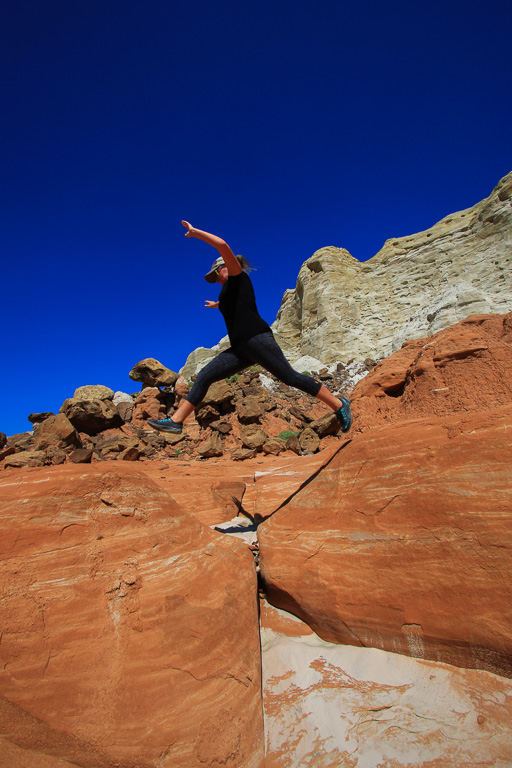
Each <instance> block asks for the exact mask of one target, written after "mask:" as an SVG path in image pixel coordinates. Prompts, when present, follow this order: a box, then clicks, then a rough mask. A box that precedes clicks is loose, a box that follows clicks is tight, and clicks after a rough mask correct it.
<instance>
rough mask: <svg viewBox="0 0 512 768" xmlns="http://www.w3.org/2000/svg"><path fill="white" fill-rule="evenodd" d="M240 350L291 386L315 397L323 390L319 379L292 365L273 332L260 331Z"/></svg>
mask: <svg viewBox="0 0 512 768" xmlns="http://www.w3.org/2000/svg"><path fill="white" fill-rule="evenodd" d="M240 352H241V353H242V354H243V355H244V357H248V358H249V359H250V360H251V362H253V363H258V364H259V365H262V366H263V367H264V368H266V369H267V371H270V373H271V374H273V375H274V376H275V377H276V379H279V381H282V382H283V383H284V384H288V386H290V387H295V388H296V389H300V390H301V391H302V392H307V393H308V394H309V395H313V396H314V397H318V394H319V392H320V391H321V390H322V384H321V383H320V382H319V381H316V379H313V378H312V377H311V376H306V375H305V374H304V373H299V372H298V371H295V370H294V369H293V368H292V367H291V365H290V363H289V362H288V360H287V359H286V357H285V356H284V354H283V350H282V349H281V347H280V346H279V344H278V343H277V341H276V340H275V338H274V336H273V334H272V333H260V334H258V336H253V337H252V339H249V341H246V342H244V344H241V345H240ZM324 389H325V387H324Z"/></svg>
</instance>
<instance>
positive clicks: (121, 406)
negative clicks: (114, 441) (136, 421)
mask: <svg viewBox="0 0 512 768" xmlns="http://www.w3.org/2000/svg"><path fill="white" fill-rule="evenodd" d="M116 407H117V412H118V413H119V416H120V417H121V419H122V420H123V422H124V423H125V424H127V423H128V422H129V421H131V419H132V414H133V400H131V399H130V402H128V401H127V400H121V402H120V403H117V406H116Z"/></svg>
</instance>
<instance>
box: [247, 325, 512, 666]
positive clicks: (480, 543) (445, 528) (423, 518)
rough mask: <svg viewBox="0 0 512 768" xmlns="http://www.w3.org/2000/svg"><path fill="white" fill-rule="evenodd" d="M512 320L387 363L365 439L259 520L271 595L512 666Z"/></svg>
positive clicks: (379, 636) (333, 632)
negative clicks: (262, 519) (511, 434)
mask: <svg viewBox="0 0 512 768" xmlns="http://www.w3.org/2000/svg"><path fill="white" fill-rule="evenodd" d="M511 323H512V316H511V315H507V316H504V317H490V316H488V317H473V318H470V319H468V320H467V321H465V322H462V323H460V324H459V325H457V326H455V327H454V328H450V329H447V330H446V331H442V332H440V333H439V334H437V335H435V336H433V337H432V339H430V340H423V342H422V343H420V342H419V341H418V342H416V343H415V344H413V345H407V346H406V347H405V348H404V349H402V350H400V351H399V352H397V353H396V354H395V355H393V356H392V357H391V358H390V359H389V360H387V361H386V362H385V363H382V364H381V365H379V366H377V367H376V368H375V369H374V371H373V372H372V373H371V374H370V375H369V376H368V377H367V379H365V380H363V381H362V382H361V383H360V384H359V385H358V387H356V390H355V392H354V397H353V405H354V411H355V413H356V418H355V427H354V428H355V430H357V429H360V430H364V431H363V434H360V435H357V434H356V435H355V437H354V438H353V439H352V441H351V442H348V443H346V444H345V445H344V446H342V447H341V448H340V449H339V450H338V452H337V453H336V454H335V455H334V457H333V458H332V460H331V461H330V463H328V464H327V465H326V466H325V467H324V468H323V469H322V471H321V472H320V473H319V474H318V475H316V476H315V477H314V478H312V479H311V481H310V482H309V483H308V484H307V486H305V487H304V488H303V489H301V490H300V491H299V492H298V493H296V494H295V495H293V496H292V497H291V498H289V500H288V501H287V502H286V503H285V504H284V505H283V506H281V508H280V509H279V511H278V513H276V514H275V515H274V516H272V517H271V518H270V519H269V520H267V521H266V522H264V523H263V524H262V525H261V526H260V528H259V539H260V562H261V568H262V574H263V577H264V580H265V583H266V586H267V593H268V596H269V599H270V601H271V602H273V603H274V604H275V605H277V606H279V607H282V608H285V609H286V610H289V611H291V612H292V613H295V614H296V615H297V616H300V617H301V618H302V619H303V620H304V621H306V622H307V623H308V624H309V626H311V627H312V628H313V629H314V630H315V631H316V632H317V633H318V634H319V635H320V637H322V638H323V639H324V640H329V641H331V642H338V643H347V644H351V645H359V646H370V647H374V648H381V649H384V650H388V651H394V652H397V653H401V654H405V655H411V656H417V657H419V658H424V659H434V660H436V661H444V662H448V663H450V664H455V665H457V666H461V667H475V668H479V669H485V670H488V671H491V672H495V673H497V674H501V675H506V676H512V571H511V569H510V552H511V549H512V475H511V472H510V467H511V466H512V444H511V442H510V436H509V435H510V429H511V427H512V379H511V375H510V371H511V363H512V336H511V334H510V330H511ZM440 385H441V386H440ZM440 393H441V397H440ZM442 393H444V395H443V394H442ZM456 411H459V413H456ZM454 412H455V413H454ZM427 414H428V415H427ZM437 414H439V415H437ZM390 422H391V423H390ZM393 422H394V423H393ZM386 424H388V426H383V425H386Z"/></svg>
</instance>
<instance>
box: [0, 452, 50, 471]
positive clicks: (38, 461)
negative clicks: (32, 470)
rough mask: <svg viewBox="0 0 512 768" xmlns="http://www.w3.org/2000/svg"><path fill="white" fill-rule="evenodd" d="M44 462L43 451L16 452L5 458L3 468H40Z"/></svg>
mask: <svg viewBox="0 0 512 768" xmlns="http://www.w3.org/2000/svg"><path fill="white" fill-rule="evenodd" d="M45 460H46V453H45V451H18V453H13V454H12V455H11V456H7V458H6V459H5V460H4V467H17V468H19V467H42V466H43V465H44V463H45Z"/></svg>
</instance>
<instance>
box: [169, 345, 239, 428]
mask: <svg viewBox="0 0 512 768" xmlns="http://www.w3.org/2000/svg"><path fill="white" fill-rule="evenodd" d="M250 364H251V361H250V360H247V359H246V358H245V357H244V356H242V355H240V354H237V353H236V352H234V351H233V350H232V349H231V348H229V349H226V350H225V351H224V352H221V353H220V355H217V357H214V358H213V360H211V361H210V362H209V363H208V365H206V366H205V367H204V368H202V369H201V370H200V371H199V373H198V374H197V379H196V380H195V382H194V386H193V387H192V389H191V390H190V392H189V393H188V395H187V397H186V398H185V401H184V402H185V403H188V404H189V405H191V406H192V408H193V409H194V408H196V407H197V406H198V405H199V403H200V402H201V400H203V399H204V397H205V395H206V393H207V391H208V387H209V386H210V384H213V383H214V382H215V381H221V379H226V378H228V376H233V375H234V374H235V373H239V372H240V371H243V370H244V368H247V366H248V365H250ZM180 408H181V405H180ZM180 408H178V411H176V414H175V416H177V414H178V412H179V410H180ZM180 415H181V414H180ZM187 415H188V414H187ZM174 418H175V417H173V419H174Z"/></svg>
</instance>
